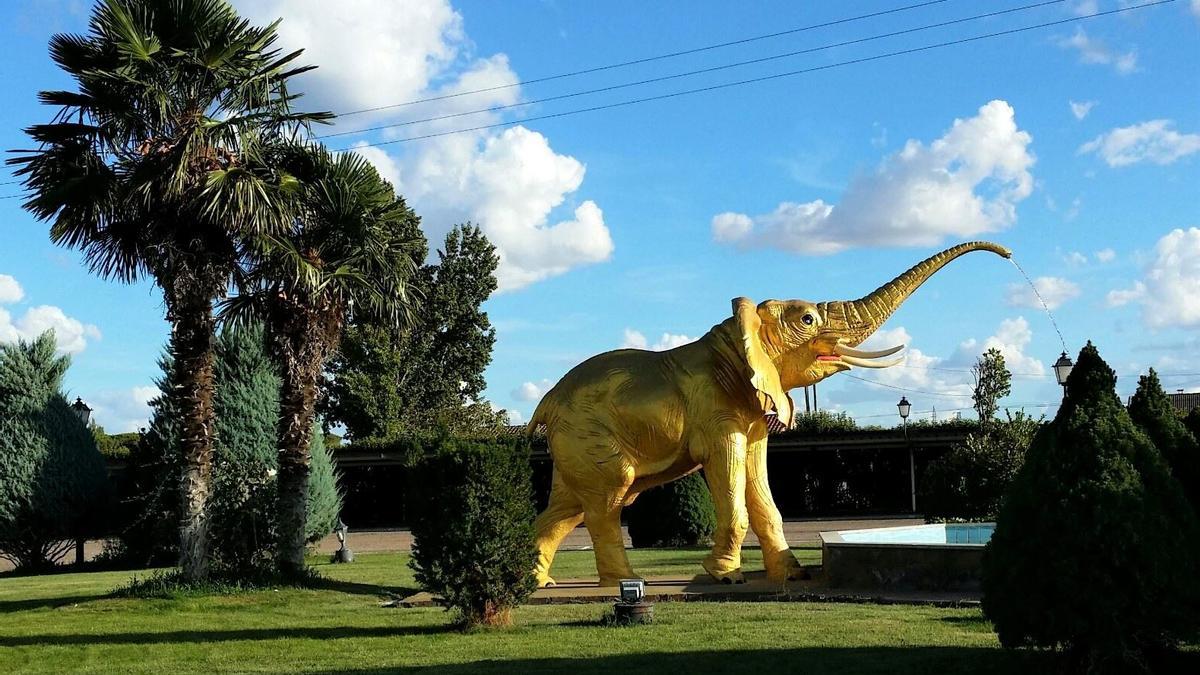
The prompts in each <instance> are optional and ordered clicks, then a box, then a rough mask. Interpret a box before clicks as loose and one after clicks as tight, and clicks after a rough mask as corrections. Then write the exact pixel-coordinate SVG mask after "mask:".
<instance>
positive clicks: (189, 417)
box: [168, 293, 216, 581]
mask: <svg viewBox="0 0 1200 675" xmlns="http://www.w3.org/2000/svg"><path fill="white" fill-rule="evenodd" d="M193 295H194V296H203V297H185V298H181V299H180V300H181V301H180V302H171V303H170V306H169V310H168V314H169V316H168V318H169V319H170V320H171V322H172V327H171V353H172V354H173V355H174V358H175V368H176V369H177V370H176V373H177V378H176V381H177V386H178V389H177V392H176V393H177V394H178V396H179V403H180V415H181V417H182V420H181V422H182V430H181V438H180V449H181V451H182V453H183V476H182V480H181V488H180V489H181V491H182V496H183V502H182V506H183V508H182V521H181V523H180V527H179V566H180V568H182V571H183V575H184V578H186V579H188V580H191V581H196V580H200V579H203V578H204V577H205V576H207V574H208V557H209V556H208V514H207V508H206V507H207V504H208V495H209V491H210V487H211V478H212V449H213V428H214V427H213V424H214V422H215V420H216V414H215V412H214V409H213V394H214V386H213V349H212V344H213V336H214V334H215V330H216V324H215V321H214V319H213V313H212V303H211V300H210V299H209V297H208V294H206V293H196V294H193ZM168 302H170V301H168Z"/></svg>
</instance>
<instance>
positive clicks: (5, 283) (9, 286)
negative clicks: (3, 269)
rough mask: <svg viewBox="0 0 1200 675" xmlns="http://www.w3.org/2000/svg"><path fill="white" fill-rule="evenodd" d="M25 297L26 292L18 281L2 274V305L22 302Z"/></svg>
mask: <svg viewBox="0 0 1200 675" xmlns="http://www.w3.org/2000/svg"><path fill="white" fill-rule="evenodd" d="M24 297H25V290H24V289H22V288H21V284H19V283H17V280H16V279H14V278H13V277H11V276H9V275H7V274H0V305H7V304H11V303H14V302H20V301H21V299H22V298H24Z"/></svg>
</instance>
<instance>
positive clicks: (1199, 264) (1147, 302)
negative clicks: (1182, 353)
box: [1107, 227, 1200, 328]
mask: <svg viewBox="0 0 1200 675" xmlns="http://www.w3.org/2000/svg"><path fill="white" fill-rule="evenodd" d="M1107 301H1108V304H1109V306H1112V307H1118V306H1121V305H1125V304H1129V303H1131V302H1136V303H1138V304H1140V305H1141V306H1142V319H1143V320H1144V321H1145V322H1146V324H1147V325H1148V326H1150V327H1151V328H1167V327H1192V326H1200V228H1195V227H1192V228H1189V229H1187V230H1182V229H1176V230H1172V231H1171V232H1169V233H1167V234H1166V235H1165V236H1164V237H1163V238H1161V239H1159V240H1158V244H1156V245H1155V247H1154V260H1153V261H1151V262H1150V264H1149V265H1148V266H1147V267H1146V272H1145V275H1144V278H1143V279H1142V280H1140V281H1136V282H1134V284H1133V286H1132V287H1130V288H1128V289H1123V290H1114V291H1110V292H1109V294H1108V297H1107Z"/></svg>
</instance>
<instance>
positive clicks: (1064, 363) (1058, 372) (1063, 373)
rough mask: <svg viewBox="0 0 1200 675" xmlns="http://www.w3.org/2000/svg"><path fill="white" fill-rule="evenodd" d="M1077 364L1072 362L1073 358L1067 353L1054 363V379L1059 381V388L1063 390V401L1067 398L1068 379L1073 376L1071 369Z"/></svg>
mask: <svg viewBox="0 0 1200 675" xmlns="http://www.w3.org/2000/svg"><path fill="white" fill-rule="evenodd" d="M1074 367H1075V364H1074V363H1072V362H1071V357H1069V356H1067V353H1066V352H1063V353H1062V356H1060V357H1058V360H1057V361H1055V362H1054V379H1056V380H1058V384H1059V386H1061V387H1062V388H1063V400H1066V398H1067V377H1068V376H1070V375H1071V369H1072V368H1074Z"/></svg>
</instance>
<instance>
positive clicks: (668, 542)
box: [624, 471, 717, 548]
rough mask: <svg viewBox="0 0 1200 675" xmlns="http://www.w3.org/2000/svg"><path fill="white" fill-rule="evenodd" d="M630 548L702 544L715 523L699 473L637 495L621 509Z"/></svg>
mask: <svg viewBox="0 0 1200 675" xmlns="http://www.w3.org/2000/svg"><path fill="white" fill-rule="evenodd" d="M624 516H625V522H626V524H627V525H628V527H629V539H630V540H631V542H632V543H633V546H634V548H670V547H676V546H698V545H702V544H706V543H708V542H709V541H710V538H711V537H712V533H713V530H714V529H715V528H716V524H717V514H716V512H715V511H714V510H713V503H712V496H711V495H710V494H709V492H708V485H707V484H706V483H705V482H704V478H703V476H702V475H701V474H700V472H699V471H697V472H695V473H691V474H688V475H686V476H684V477H683V478H680V479H679V480H675V481H671V482H670V483H667V484H666V485H660V486H658V487H654V488H650V489H649V490H646V491H645V492H643V493H642V494H640V495H638V497H637V499H636V500H634V502H633V504H630V505H629V506H627V507H626V508H625V510H624Z"/></svg>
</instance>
